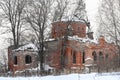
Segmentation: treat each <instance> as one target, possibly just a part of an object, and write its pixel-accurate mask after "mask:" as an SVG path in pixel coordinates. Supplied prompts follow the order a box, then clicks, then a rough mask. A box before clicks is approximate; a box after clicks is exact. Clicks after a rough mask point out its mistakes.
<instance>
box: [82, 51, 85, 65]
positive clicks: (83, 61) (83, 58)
mask: <svg viewBox="0 0 120 80" xmlns="http://www.w3.org/2000/svg"><path fill="white" fill-rule="evenodd" d="M82 63H85V52H83V56H82Z"/></svg>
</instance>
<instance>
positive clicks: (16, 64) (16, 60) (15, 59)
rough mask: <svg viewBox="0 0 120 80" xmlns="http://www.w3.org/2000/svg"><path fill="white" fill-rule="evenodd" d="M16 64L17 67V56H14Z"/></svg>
mask: <svg viewBox="0 0 120 80" xmlns="http://www.w3.org/2000/svg"><path fill="white" fill-rule="evenodd" d="M14 64H15V65H17V56H14Z"/></svg>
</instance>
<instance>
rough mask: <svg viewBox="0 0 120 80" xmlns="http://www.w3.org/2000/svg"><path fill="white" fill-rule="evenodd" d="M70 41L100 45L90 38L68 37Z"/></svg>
mask: <svg viewBox="0 0 120 80" xmlns="http://www.w3.org/2000/svg"><path fill="white" fill-rule="evenodd" d="M68 39H69V40H75V41H79V42H90V43H96V44H98V42H97V41H95V40H91V39H89V38H80V37H78V36H77V35H75V36H68Z"/></svg>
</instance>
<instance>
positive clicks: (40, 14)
mask: <svg viewBox="0 0 120 80" xmlns="http://www.w3.org/2000/svg"><path fill="white" fill-rule="evenodd" d="M52 4H53V0H31V1H30V3H29V4H28V8H29V9H28V10H27V11H26V14H27V17H26V21H27V22H28V23H29V24H30V26H31V28H32V31H33V33H34V34H35V39H36V41H37V44H38V45H37V46H38V48H39V51H38V55H39V61H40V68H41V70H44V67H43V63H44V56H45V55H44V41H45V39H46V37H45V34H47V27H48V25H49V20H50V15H51V8H52ZM46 36H47V35H46Z"/></svg>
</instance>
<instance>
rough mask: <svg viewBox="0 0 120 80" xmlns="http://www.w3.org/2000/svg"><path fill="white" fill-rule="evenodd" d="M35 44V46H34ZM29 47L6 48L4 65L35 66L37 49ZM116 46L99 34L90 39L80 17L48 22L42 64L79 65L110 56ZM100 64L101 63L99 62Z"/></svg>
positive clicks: (15, 67)
mask: <svg viewBox="0 0 120 80" xmlns="http://www.w3.org/2000/svg"><path fill="white" fill-rule="evenodd" d="M32 46H33V45H32ZM34 48H35V46H34ZM34 48H33V47H29V46H28V47H26V49H24V50H23V49H22V48H21V47H20V48H19V49H16V50H12V47H9V48H8V67H9V68H10V70H12V71H17V70H24V69H27V68H36V67H38V58H37V51H36V50H34ZM116 53H117V48H116V46H115V45H114V44H113V43H107V42H106V41H105V39H104V37H103V36H100V37H99V39H98V41H94V37H93V32H91V30H90V27H88V26H87V25H86V24H85V23H84V22H81V21H59V22H54V23H52V28H51V38H50V39H48V40H47V41H45V64H48V65H49V66H50V67H52V68H53V69H56V70H59V69H61V68H64V69H83V68H84V67H85V66H93V65H95V64H98V63H99V61H100V60H101V59H102V60H108V59H112V58H114V56H115V55H116ZM101 65H102V64H101Z"/></svg>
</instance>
